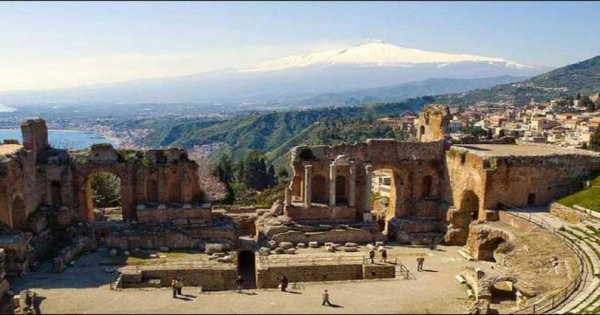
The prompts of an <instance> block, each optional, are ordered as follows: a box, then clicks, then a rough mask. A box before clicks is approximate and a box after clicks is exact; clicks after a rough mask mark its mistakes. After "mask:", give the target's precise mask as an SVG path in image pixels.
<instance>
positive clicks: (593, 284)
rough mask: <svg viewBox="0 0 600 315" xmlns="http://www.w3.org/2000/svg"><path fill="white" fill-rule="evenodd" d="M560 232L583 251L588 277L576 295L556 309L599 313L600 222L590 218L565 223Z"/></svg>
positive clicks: (558, 310) (566, 311) (559, 311)
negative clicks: (588, 219) (584, 220)
mask: <svg viewBox="0 0 600 315" xmlns="http://www.w3.org/2000/svg"><path fill="white" fill-rule="evenodd" d="M558 233H559V234H561V235H563V236H564V237H565V238H567V239H569V240H571V241H573V244H575V245H576V246H577V247H579V249H581V251H582V252H583V254H584V256H585V260H586V261H585V262H584V268H586V270H587V277H586V278H585V279H583V280H582V284H581V288H580V289H579V290H578V292H576V294H575V297H574V298H573V299H572V300H570V301H569V302H567V303H566V304H564V305H563V306H562V307H561V308H560V309H557V310H555V311H556V313H557V314H597V313H599V312H600V223H599V222H598V221H597V220H590V221H586V222H583V223H578V224H565V225H564V228H563V229H562V230H560V231H559V232H558ZM584 274H585V272H584Z"/></svg>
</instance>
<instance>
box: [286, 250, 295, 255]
mask: <svg viewBox="0 0 600 315" xmlns="http://www.w3.org/2000/svg"><path fill="white" fill-rule="evenodd" d="M284 252H285V253H286V254H290V255H293V254H295V253H296V249H295V248H288V249H286V250H285V251H284Z"/></svg>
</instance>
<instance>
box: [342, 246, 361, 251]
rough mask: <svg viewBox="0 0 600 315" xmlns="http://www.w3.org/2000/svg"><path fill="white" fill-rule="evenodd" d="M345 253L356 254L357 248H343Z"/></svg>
mask: <svg viewBox="0 0 600 315" xmlns="http://www.w3.org/2000/svg"><path fill="white" fill-rule="evenodd" d="M344 251H345V252H358V247H344Z"/></svg>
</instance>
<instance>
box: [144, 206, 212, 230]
mask: <svg viewBox="0 0 600 315" xmlns="http://www.w3.org/2000/svg"><path fill="white" fill-rule="evenodd" d="M136 212H137V221H138V223H172V224H175V225H183V224H189V223H191V224H201V225H210V224H211V218H212V215H211V209H210V208H201V206H200V205H194V206H193V205H190V204H184V205H183V206H182V207H181V208H173V207H167V206H166V205H164V204H161V205H156V206H152V207H146V206H144V205H139V206H138V207H137V210H136Z"/></svg>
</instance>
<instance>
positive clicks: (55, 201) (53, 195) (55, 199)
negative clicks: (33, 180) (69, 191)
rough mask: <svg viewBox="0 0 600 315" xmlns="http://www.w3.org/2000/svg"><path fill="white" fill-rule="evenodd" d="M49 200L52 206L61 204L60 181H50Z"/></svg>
mask: <svg viewBox="0 0 600 315" xmlns="http://www.w3.org/2000/svg"><path fill="white" fill-rule="evenodd" d="M50 202H51V203H52V205H54V206H60V205H62V190H61V187H60V183H59V182H57V181H52V182H51V183H50Z"/></svg>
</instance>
